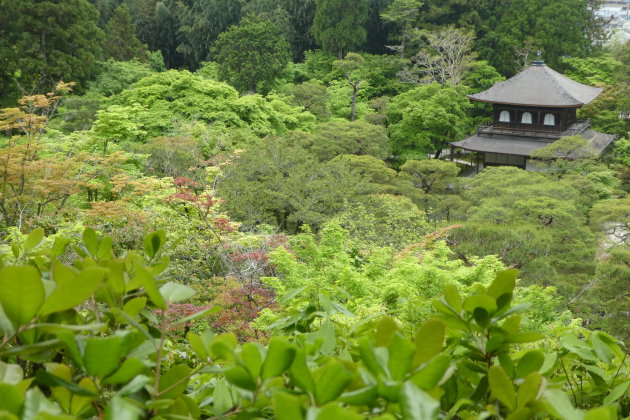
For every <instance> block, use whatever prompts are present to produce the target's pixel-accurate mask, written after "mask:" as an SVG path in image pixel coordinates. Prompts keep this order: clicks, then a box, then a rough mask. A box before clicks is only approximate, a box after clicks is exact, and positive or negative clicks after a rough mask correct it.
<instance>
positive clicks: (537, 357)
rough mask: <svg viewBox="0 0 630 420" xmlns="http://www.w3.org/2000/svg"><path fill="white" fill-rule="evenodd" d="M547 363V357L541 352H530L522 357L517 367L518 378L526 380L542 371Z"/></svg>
mask: <svg viewBox="0 0 630 420" xmlns="http://www.w3.org/2000/svg"><path fill="white" fill-rule="evenodd" d="M543 363H545V355H544V354H543V352H541V351H540V350H531V351H528V352H527V353H525V354H524V355H523V357H521V359H520V360H519V361H518V364H517V365H516V376H517V377H518V378H524V377H526V376H527V375H529V374H530V373H532V372H534V371H537V370H538V369H540V368H541V367H542V365H543Z"/></svg>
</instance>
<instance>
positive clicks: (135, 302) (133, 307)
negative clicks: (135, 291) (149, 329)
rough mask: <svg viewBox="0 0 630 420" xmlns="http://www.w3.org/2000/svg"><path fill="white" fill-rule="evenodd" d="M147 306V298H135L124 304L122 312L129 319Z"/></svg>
mask: <svg viewBox="0 0 630 420" xmlns="http://www.w3.org/2000/svg"><path fill="white" fill-rule="evenodd" d="M146 306H147V298H145V297H144V296H143V297H137V298H133V299H131V300H129V302H127V303H125V306H123V312H124V313H126V314H127V315H129V316H130V317H132V318H134V317H136V316H137V315H138V314H139V313H140V311H142V310H143V309H144V308H146Z"/></svg>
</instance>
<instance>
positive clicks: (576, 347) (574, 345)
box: [560, 335, 597, 362]
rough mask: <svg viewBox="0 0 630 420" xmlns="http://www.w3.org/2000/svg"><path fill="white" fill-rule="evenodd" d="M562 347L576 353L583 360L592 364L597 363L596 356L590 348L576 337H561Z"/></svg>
mask: <svg viewBox="0 0 630 420" xmlns="http://www.w3.org/2000/svg"><path fill="white" fill-rule="evenodd" d="M560 345H561V346H562V347H564V348H565V349H567V350H569V351H571V352H573V353H576V354H577V355H579V356H580V357H581V358H582V359H585V360H588V361H591V362H596V361H597V358H596V357H595V355H593V351H592V350H591V348H590V346H589V345H588V344H587V343H586V342H584V341H582V340H580V339H579V338H577V337H576V336H574V335H565V336H563V337H560Z"/></svg>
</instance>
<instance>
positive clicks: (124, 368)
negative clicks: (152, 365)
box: [103, 357, 147, 385]
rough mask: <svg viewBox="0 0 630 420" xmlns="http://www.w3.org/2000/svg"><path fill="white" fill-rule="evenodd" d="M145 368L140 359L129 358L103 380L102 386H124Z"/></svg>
mask: <svg viewBox="0 0 630 420" xmlns="http://www.w3.org/2000/svg"><path fill="white" fill-rule="evenodd" d="M146 368H147V367H146V366H145V365H144V363H142V361H140V359H137V358H135V357H129V358H128V359H125V361H124V362H123V364H122V365H120V367H119V368H118V369H117V370H116V371H115V372H114V373H113V374H112V375H110V376H108V377H107V378H105V380H103V383H104V384H108V385H109V384H124V383H125V382H129V381H130V380H132V379H133V378H135V377H136V376H138V375H140V374H141V373H142V372H143V371H145V370H146Z"/></svg>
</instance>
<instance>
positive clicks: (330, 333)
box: [315, 320, 337, 354]
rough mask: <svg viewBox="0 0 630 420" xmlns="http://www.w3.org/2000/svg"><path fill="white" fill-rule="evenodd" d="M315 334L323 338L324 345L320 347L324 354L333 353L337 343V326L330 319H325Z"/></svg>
mask: <svg viewBox="0 0 630 420" xmlns="http://www.w3.org/2000/svg"><path fill="white" fill-rule="evenodd" d="M315 334H316V335H317V336H318V337H320V338H321V339H322V346H321V347H320V351H321V352H322V354H331V353H332V352H333V351H334V350H335V346H336V345H337V338H336V336H335V326H334V325H333V323H332V322H330V321H329V320H325V321H324V322H322V325H321V327H320V328H319V330H318V331H317V332H316V333H315Z"/></svg>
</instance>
